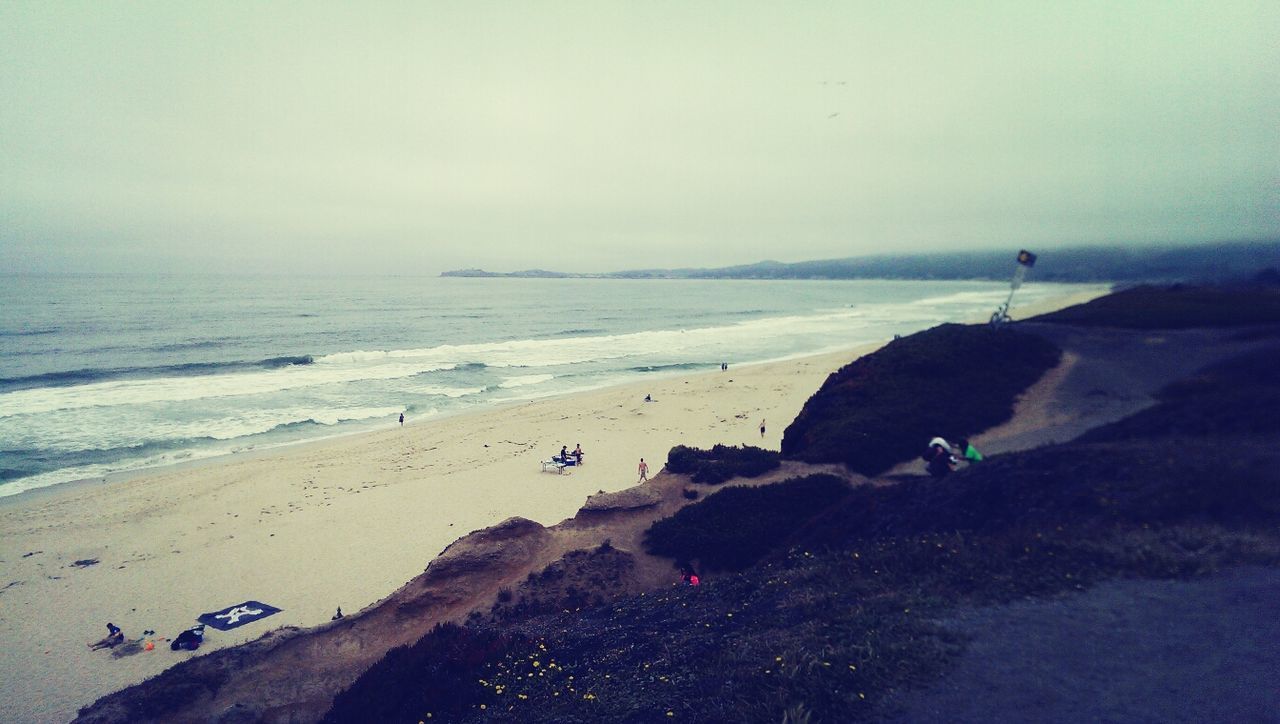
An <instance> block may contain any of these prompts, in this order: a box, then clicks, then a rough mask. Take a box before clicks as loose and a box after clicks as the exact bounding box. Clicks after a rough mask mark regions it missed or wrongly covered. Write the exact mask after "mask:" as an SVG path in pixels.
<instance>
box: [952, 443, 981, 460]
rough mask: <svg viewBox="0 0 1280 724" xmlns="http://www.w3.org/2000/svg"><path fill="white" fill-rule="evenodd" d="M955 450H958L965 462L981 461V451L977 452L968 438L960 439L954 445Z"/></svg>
mask: <svg viewBox="0 0 1280 724" xmlns="http://www.w3.org/2000/svg"><path fill="white" fill-rule="evenodd" d="M956 450H958V451H960V457H962V458H963V459H964V461H965V462H967V463H979V462H982V453H980V452H978V448H976V447H974V446H973V444H972V443H970V442H969V441H968V440H961V441H960V443H959V444H958V445H957V446H956Z"/></svg>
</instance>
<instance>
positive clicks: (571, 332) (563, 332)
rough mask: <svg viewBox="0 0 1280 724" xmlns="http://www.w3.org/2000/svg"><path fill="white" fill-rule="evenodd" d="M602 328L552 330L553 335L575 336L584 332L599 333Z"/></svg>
mask: <svg viewBox="0 0 1280 724" xmlns="http://www.w3.org/2000/svg"><path fill="white" fill-rule="evenodd" d="M603 331H604V330H603V329H562V330H560V331H559V332H553V333H552V335H551V336H553V337H577V336H581V335H584V334H600V333H601V332H603Z"/></svg>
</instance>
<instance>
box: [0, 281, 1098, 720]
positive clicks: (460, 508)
mask: <svg viewBox="0 0 1280 724" xmlns="http://www.w3.org/2000/svg"><path fill="white" fill-rule="evenodd" d="M1101 293H1102V290H1101V289H1098V290H1096V291H1092V292H1086V293H1083V294H1078V295H1075V296H1072V297H1069V298H1067V297H1064V298H1062V299H1059V300H1058V301H1057V303H1056V304H1053V305H1052V306H1051V307H1046V309H1047V308H1057V307H1061V306H1068V305H1069V304H1074V303H1079V302H1081V301H1085V300H1087V299H1088V298H1091V297H1093V296H1098V295H1100V294H1101ZM1020 311H1022V312H1023V313H1024V315H1025V316H1029V315H1030V314H1031V313H1032V312H1033V310H1025V309H1023V310H1020ZM1035 311H1045V310H1044V309H1042V310H1035ZM874 348H875V347H874V346H872V347H865V348H860V349H849V350H844V351H841V352H836V353H829V354H823V355H816V356H812V357H805V358H800V359H793V360H787V361H782V362H774V363H766V364H760V365H751V366H742V367H734V366H731V367H730V369H729V370H728V371H727V372H725V371H714V372H708V373H701V374H695V375H688V376H682V377H666V378H661V379H655V380H653V381H651V382H644V383H637V384H629V385H624V386H618V387H612V388H607V389H602V390H596V391H591V392H585V393H579V394H574V395H569V396H564V397H557V398H547V399H542V400H538V401H534V402H528V403H523V404H515V405H511V406H507V407H504V408H500V409H497V410H491V411H487V412H481V413H472V414H465V415H458V416H455V417H449V418H442V419H435V420H427V421H423V422H421V423H413V422H411V423H410V424H408V425H406V426H405V427H403V428H399V427H396V428H393V429H388V430H383V431H379V432H374V433H368V434H362V435H355V436H350V437H342V438H336V439H331V440H327V441H322V442H317V443H309V444H303V445H297V446H293V447H288V448H279V449H276V450H270V451H262V452H257V453H250V454H246V455H243V456H231V457H228V458H221V459H218V460H216V461H212V462H206V463H202V464H194V465H190V466H184V467H175V468H167V469H161V470H159V471H152V472H148V473H145V474H143V475H140V476H137V477H133V478H131V479H126V480H121V481H110V482H102V481H99V482H91V483H82V484H74V485H66V486H59V488H57V489H51V490H45V491H35V492H33V493H29V494H23V495H19V496H13V497H11V498H6V499H0V538H2V539H3V541H4V546H3V550H0V674H2V675H0V720H2V721H6V722H26V721H40V722H46V721H58V720H64V721H65V720H68V719H70V718H72V717H73V716H74V715H75V713H76V710H77V709H78V708H79V707H81V706H85V705H87V704H89V703H91V702H93V701H94V700H96V699H97V698H99V697H100V696H102V695H104V694H107V693H110V692H112V691H115V690H117V689H120V688H123V687H125V686H128V685H130V684H133V683H137V682H139V681H142V680H143V679H145V678H147V677H150V676H153V675H155V674H157V673H159V672H160V671H162V670H163V669H165V668H167V667H168V666H171V665H173V664H174V663H177V662H178V661H181V660H183V659H184V658H186V657H188V656H191V655H192V654H189V653H186V652H172V651H170V650H169V648H168V645H167V642H164V641H159V640H157V646H156V649H155V650H154V651H149V652H148V651H143V652H141V653H136V654H133V655H128V656H117V655H115V654H116V653H117V652H112V651H89V650H88V648H87V647H86V643H87V642H89V641H93V640H96V639H98V638H100V637H101V636H102V635H103V634H104V633H105V624H106V622H107V621H112V622H114V623H116V624H117V625H119V626H121V627H122V628H123V629H124V632H125V635H126V636H127V637H128V638H129V639H136V638H138V637H140V636H141V635H142V631H143V630H145V629H152V630H155V631H156V632H158V636H159V637H170V638H171V637H173V636H175V635H176V634H177V633H179V632H180V631H182V630H183V629H185V628H187V627H189V626H192V625H194V623H195V621H194V619H195V617H196V616H198V615H199V614H201V613H203V612H207V611H214V610H217V609H220V608H223V607H226V606H229V605H232V604H236V603H240V602H242V601H245V600H250V599H253V600H258V601H263V602H265V603H269V604H272V605H274V606H277V607H279V608H281V609H282V612H281V613H279V614H276V615H275V616H272V617H270V618H267V619H264V620H262V621H260V622H255V623H251V624H249V625H246V626H243V627H241V628H238V629H235V630H234V631H230V632H220V631H215V630H213V629H208V630H207V632H206V637H205V646H204V647H203V648H202V649H201V652H202V653H207V652H208V651H211V650H215V649H217V648H221V647H225V646H230V645H234V644H238V643H242V642H244V641H248V640H251V639H255V638H257V637H259V636H260V635H262V634H263V633H264V632H266V631H268V630H271V629H274V628H277V627H280V626H302V627H307V626H314V625H317V624H321V623H325V622H327V621H328V620H329V618H330V616H331V615H332V614H333V612H334V609H335V608H336V607H338V606H341V607H342V608H343V611H344V613H348V614H350V613H356V612H357V611H359V610H360V609H362V608H364V607H366V606H369V605H370V604H373V603H375V602H377V601H378V600H379V599H381V598H383V597H385V596H387V595H388V594H390V593H391V592H392V591H394V590H395V589H396V588H397V587H399V586H401V585H402V584H403V583H404V582H405V581H408V580H409V579H411V578H413V577H414V576H415V575H417V574H419V573H421V572H422V570H423V569H424V568H425V567H426V565H427V563H428V562H430V560H431V559H432V558H433V557H435V556H436V555H437V554H438V553H439V552H440V551H442V550H443V549H444V548H445V546H447V545H448V544H449V543H451V542H452V541H454V540H455V539H457V538H459V537H460V536H463V535H465V534H466V533H468V532H470V531H473V530H477V529H480V528H484V527H488V526H491V525H494V524H496V523H498V522H500V521H502V520H504V519H506V518H508V517H511V516H517V515H518V516H522V517H525V518H529V519H532V520H535V521H537V522H539V523H542V524H544V525H552V524H555V523H557V522H559V521H561V520H563V519H565V518H569V517H572V516H573V515H574V513H575V512H576V511H577V509H578V508H579V506H580V505H581V504H582V503H583V501H584V500H585V499H586V498H587V496H588V495H590V494H593V493H596V492H597V491H610V492H612V491H617V490H622V489H625V488H628V487H630V486H632V485H634V484H635V482H636V480H637V474H636V468H637V464H638V462H639V460H640V458H641V457H643V458H645V459H646V460H647V461H648V462H649V464H650V470H651V472H650V476H653V475H655V474H657V473H658V472H659V470H660V469H661V467H662V463H663V462H664V461H665V459H666V454H667V451H668V450H669V449H670V448H671V447H672V446H673V445H677V444H685V445H691V446H696V447H710V446H711V445H714V444H716V443H723V444H729V445H740V444H753V445H760V446H763V447H768V448H772V449H777V448H778V446H779V444H780V442H781V436H782V432H783V430H784V429H785V428H786V426H787V425H788V424H789V423H790V422H791V420H792V419H794V418H795V416H796V415H797V414H798V412H799V411H800V408H801V407H802V406H803V404H804V402H805V401H806V400H807V399H808V398H809V396H810V395H812V394H813V392H814V391H816V390H817V388H818V387H819V386H820V385H821V384H822V381H823V380H824V379H825V378H826V376H827V375H828V374H830V373H831V372H833V371H835V370H836V369H838V368H840V367H841V366H843V365H845V364H847V363H849V362H850V361H852V360H853V359H855V358H856V357H857V356H859V355H861V354H865V353H867V352H869V351H871V350H872V349H874ZM646 394H651V395H652V396H653V399H654V401H653V402H649V403H646V402H644V401H643V399H644V397H645V395H646ZM762 419H764V420H767V421H768V429H767V433H766V434H765V436H764V437H763V438H761V436H760V433H759V423H760V421H761V420H762ZM579 443H580V444H581V445H582V447H583V449H584V451H585V452H586V459H585V463H586V464H585V465H583V466H582V467H580V468H576V469H571V472H570V473H569V474H565V475H557V474H554V473H550V472H542V471H541V466H540V464H539V462H540V461H541V460H543V459H545V458H548V457H550V456H551V455H552V454H553V453H555V452H558V451H559V449H560V446H561V445H566V446H568V447H569V448H570V449H573V447H574V445H576V444H579ZM89 560H93V561H96V563H93V564H92V565H76V562H77V561H89Z"/></svg>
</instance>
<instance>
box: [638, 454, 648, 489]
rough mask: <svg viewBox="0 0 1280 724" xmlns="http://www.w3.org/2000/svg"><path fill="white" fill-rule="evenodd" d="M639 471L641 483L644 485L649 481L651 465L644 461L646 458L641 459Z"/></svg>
mask: <svg viewBox="0 0 1280 724" xmlns="http://www.w3.org/2000/svg"><path fill="white" fill-rule="evenodd" d="M639 471H640V482H642V483H643V482H644V481H646V480H648V479H649V463H646V462H645V461H644V458H640V467H639Z"/></svg>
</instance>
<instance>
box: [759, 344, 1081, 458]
mask: <svg viewBox="0 0 1280 724" xmlns="http://www.w3.org/2000/svg"><path fill="white" fill-rule="evenodd" d="M1060 356H1061V352H1060V351H1059V350H1058V349H1057V348H1056V347H1054V346H1053V345H1052V344H1050V343H1049V342H1047V341H1045V340H1044V339H1042V338H1040V337H1037V336H1034V335H1029V334H1023V333H1019V332H1016V331H1013V330H1008V329H1004V330H992V329H989V328H988V327H985V326H980V327H973V326H963V325H956V324H946V325H942V326H940V327H935V328H933V329H930V330H926V331H924V332H920V333H918V334H914V335H911V336H909V337H904V338H902V339H898V340H894V341H893V342H891V343H890V344H888V345H887V346H885V347H884V348H883V349H881V350H879V351H877V352H875V353H873V354H870V355H867V356H865V357H862V358H860V359H858V360H856V361H854V362H853V363H851V364H849V365H847V366H845V367H843V368H842V369H840V370H839V371H837V372H835V373H834V374H832V375H831V376H830V377H828V378H827V380H826V382H824V383H823V385H822V387H821V388H820V389H819V390H818V392H817V393H815V394H814V395H813V397H811V398H810V399H809V400H808V402H806V403H805V406H804V409H802V410H801V412H800V415H799V416H798V417H797V418H796V420H795V421H794V422H793V423H791V425H790V426H789V427H788V428H787V430H786V433H785V434H784V436H783V440H782V454H783V457H786V458H791V459H798V460H803V461H805V462H809V463H833V462H838V463H844V464H845V465H846V466H848V467H849V468H850V469H852V470H854V471H856V472H859V473H862V474H864V475H878V474H880V473H883V472H885V471H886V470H888V469H890V468H892V467H893V466H894V465H897V464H898V463H901V462H905V461H907V460H911V459H913V458H915V457H917V456H918V455H920V453H921V452H922V451H923V450H924V448H925V446H926V444H927V442H928V440H929V438H931V437H933V436H935V435H942V436H944V437H947V438H948V439H955V438H963V437H967V436H968V435H970V434H973V433H976V432H978V431H981V430H984V429H987V428H990V427H994V426H995V425H998V424H1000V423H1002V422H1004V421H1006V420H1008V419H1009V418H1010V417H1011V416H1012V414H1013V403H1014V400H1015V399H1016V398H1017V396H1018V395H1019V394H1020V393H1021V392H1022V391H1023V390H1025V389H1026V388H1027V387H1029V386H1030V385H1031V384H1032V383H1034V382H1035V381H1036V380H1037V379H1039V378H1040V376H1041V375H1042V374H1043V373H1044V372H1045V371H1046V370H1048V369H1050V368H1052V367H1054V366H1055V365H1056V364H1057V363H1058V361H1059V359H1060Z"/></svg>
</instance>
